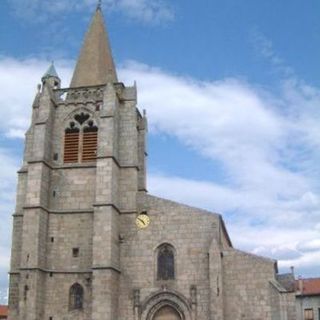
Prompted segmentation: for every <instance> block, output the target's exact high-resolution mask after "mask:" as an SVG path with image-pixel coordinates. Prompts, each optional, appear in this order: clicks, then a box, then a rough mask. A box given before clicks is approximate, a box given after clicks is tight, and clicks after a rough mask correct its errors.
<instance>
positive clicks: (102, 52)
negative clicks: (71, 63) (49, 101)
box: [70, 1, 118, 87]
mask: <svg viewBox="0 0 320 320" xmlns="http://www.w3.org/2000/svg"><path fill="white" fill-rule="evenodd" d="M108 82H118V79H117V74H116V69H115V66H114V62H113V58H112V53H111V47H110V44H109V40H108V35H107V32H106V28H105V25H104V21H103V16H102V12H101V2H100V1H99V2H98V6H97V10H96V12H95V14H94V16H93V18H92V21H91V25H90V27H89V30H88V32H87V34H86V36H85V39H84V43H83V46H82V48H81V52H80V56H79V59H78V61H77V65H76V68H75V70H74V73H73V77H72V80H71V84H70V87H85V86H94V85H99V84H106V83H108Z"/></svg>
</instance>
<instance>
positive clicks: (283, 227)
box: [0, 57, 320, 273]
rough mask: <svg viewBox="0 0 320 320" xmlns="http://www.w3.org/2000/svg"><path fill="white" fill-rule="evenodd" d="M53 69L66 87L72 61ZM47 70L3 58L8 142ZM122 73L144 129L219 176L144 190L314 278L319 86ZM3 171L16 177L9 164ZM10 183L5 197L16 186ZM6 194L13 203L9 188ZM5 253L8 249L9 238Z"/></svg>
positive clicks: (0, 129) (158, 178) (155, 177)
mask: <svg viewBox="0 0 320 320" xmlns="http://www.w3.org/2000/svg"><path fill="white" fill-rule="evenodd" d="M56 65H57V70H58V73H59V74H60V76H61V78H62V79H63V80H65V81H64V85H65V86H67V85H68V82H69V79H70V75H71V72H72V70H71V68H70V66H71V65H73V63H72V62H70V61H69V62H68V61H57V63H56ZM47 67H48V62H46V61H42V60H23V61H19V60H15V59H10V58H5V57H2V58H0V74H1V75H2V76H1V78H0V86H1V88H2V89H3V90H2V92H3V94H2V95H1V96H0V105H2V106H4V108H5V110H6V117H1V118H0V133H1V134H2V135H5V136H6V139H10V140H8V141H12V137H15V136H19V137H22V134H21V133H22V132H24V131H25V130H26V128H27V125H28V123H29V119H30V111H31V103H32V100H33V97H34V94H35V92H36V84H37V83H38V82H39V81H40V78H41V76H42V74H43V73H44V71H45V70H46V69H47ZM119 75H120V76H119V78H120V79H122V80H123V81H124V82H125V83H126V84H128V85H130V84H132V83H133V81H134V80H137V81H138V93H139V105H140V106H141V107H143V108H146V109H147V112H148V119H149V125H150V131H151V133H154V134H166V135H167V136H169V137H170V136H172V137H175V138H178V139H179V141H180V142H181V143H182V144H184V145H186V146H187V147H188V148H190V149H192V150H194V151H195V152H197V153H198V154H199V155H201V156H203V157H205V158H206V159H208V161H214V162H218V163H219V168H220V169H221V170H223V171H224V172H223V173H224V176H225V177H226V179H225V181H223V182H221V181H192V180H188V179H185V178H182V177H172V176H166V175H165V173H164V174H161V173H160V174H159V173H158V174H156V173H152V174H151V175H150V176H149V190H150V191H151V192H152V193H155V194H157V195H160V196H164V197H166V198H171V199H173V200H177V201H180V202H184V203H188V204H190V205H194V206H198V207H204V208H207V209H209V210H212V211H215V212H221V213H224V217H225V219H226V221H227V228H228V229H229V231H230V236H231V239H232V240H233V243H234V245H235V246H237V247H240V248H241V249H245V250H249V251H251V252H255V253H257V254H262V255H267V256H270V257H273V258H279V259H280V266H283V267H288V266H290V265H296V266H297V267H299V268H300V270H301V271H300V270H299V271H300V273H303V270H307V269H308V270H309V269H310V268H314V269H313V272H315V271H314V270H315V268H316V267H319V261H320V259H319V257H318V255H319V252H320V249H319V248H318V242H317V239H319V238H320V227H319V218H320V209H319V203H320V197H319V190H320V183H319V181H320V179H319V178H320V172H319V165H318V163H319V160H320V154H319V152H320V151H319V150H320V148H319V147H320V126H319V122H320V121H319V120H320V109H319V105H320V91H319V89H318V88H314V87H311V86H308V85H307V84H305V83H303V82H299V81H297V80H290V81H289V80H288V81H285V82H283V83H282V84H281V86H280V87H279V88H277V89H278V90H277V91H278V92H280V94H274V93H273V92H268V91H267V90H266V89H264V88H261V87H258V86H255V85H252V84H250V83H246V82H244V81H242V80H239V79H224V80H221V81H215V82H201V81H196V80H194V79H191V78H186V77H180V76H176V75H172V74H169V73H167V72H164V71H162V70H160V69H157V68H152V67H149V66H146V65H142V64H138V63H134V62H130V63H127V64H124V65H123V66H122V67H121V68H120V69H119ZM3 154H5V153H2V155H3ZM11 160H12V156H8V159H4V160H1V159H0V161H1V162H7V163H10V161H11ZM15 161H16V160H14V161H13V162H12V161H11V163H15ZM190 165H191V164H190ZM5 171H7V172H9V171H11V172H15V171H16V170H15V164H13V167H11V168H7V169H5V170H4V171H3V172H5ZM3 174H6V173H3ZM3 179H7V178H3ZM10 179H11V178H10ZM10 179H9V180H8V184H7V185H5V186H4V189H3V190H0V191H2V192H3V194H6V190H13V189H12V188H13V187H12V186H13V185H14V180H12V179H11V180H10ZM1 181H3V180H2V179H1ZM168 186H170V188H168ZM7 194H8V197H9V199H11V197H12V191H10V192H7ZM3 212H8V214H9V211H3ZM8 224H10V222H9V220H8ZM3 247H4V248H7V249H5V250H7V251H2V252H9V249H8V248H9V240H7V242H6V243H4V244H3ZM5 254H6V253H5Z"/></svg>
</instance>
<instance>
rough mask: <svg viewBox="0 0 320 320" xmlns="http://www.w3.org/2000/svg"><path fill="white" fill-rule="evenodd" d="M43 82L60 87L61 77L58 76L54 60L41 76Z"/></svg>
mask: <svg viewBox="0 0 320 320" xmlns="http://www.w3.org/2000/svg"><path fill="white" fill-rule="evenodd" d="M41 81H42V84H43V85H45V84H47V85H49V86H50V87H51V88H53V89H59V88H60V85H61V79H60V78H59V76H58V73H57V71H56V68H55V67H54V63H53V62H52V63H51V65H50V67H49V68H48V70H47V72H46V73H45V74H44V75H43V77H42V78H41Z"/></svg>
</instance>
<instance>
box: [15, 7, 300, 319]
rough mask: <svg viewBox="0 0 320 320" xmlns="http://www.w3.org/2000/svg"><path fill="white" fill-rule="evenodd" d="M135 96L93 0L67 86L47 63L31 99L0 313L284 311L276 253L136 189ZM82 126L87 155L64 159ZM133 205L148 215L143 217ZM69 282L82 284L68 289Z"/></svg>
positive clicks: (223, 314)
mask: <svg viewBox="0 0 320 320" xmlns="http://www.w3.org/2000/svg"><path fill="white" fill-rule="evenodd" d="M136 105H137V91H136V87H135V85H134V86H132V87H126V86H125V85H124V84H123V83H121V82H118V79H117V75H116V70H115V68H114V63H113V59H112V55H111V49H110V45H109V41H108V38H107V32H106V31H105V26H104V22H103V17H102V13H101V9H100V7H98V8H97V10H96V12H95V14H94V17H93V19H92V22H91V25H90V28H89V31H88V33H87V35H86V38H85V41H84V44H83V47H82V50H81V54H80V58H79V60H78V63H77V66H76V70H75V73H74V76H73V79H72V83H71V87H70V88H61V87H60V79H59V77H58V75H57V73H56V71H55V69H54V67H53V66H51V67H50V69H49V70H48V72H47V73H46V74H45V75H44V77H43V78H42V85H41V86H40V87H39V91H38V93H37V95H36V97H35V100H34V103H33V106H32V120H31V125H30V128H29V130H28V131H27V133H26V140H25V152H24V160H23V165H22V168H21V170H20V171H19V172H18V178H19V182H18V188H17V202H16V210H15V213H14V215H13V239H12V255H11V271H10V293H9V319H10V320H73V319H82V320H91V319H92V320H157V319H158V320H159V319H163V320H164V319H167V320H170V319H171V320H173V319H185V320H294V319H295V312H294V309H293V307H292V306H294V293H290V292H288V291H286V290H285V289H284V288H283V287H282V286H281V284H280V283H279V282H278V281H277V278H276V274H277V268H276V261H274V260H270V259H266V258H262V257H258V256H255V255H252V254H248V253H245V252H241V251H239V250H236V249H234V248H233V246H232V244H231V241H230V239H229V236H228V234H227V231H226V228H225V225H224V222H223V219H222V217H221V216H220V215H219V214H216V213H211V212H207V211H204V210H201V209H197V208H192V207H189V206H185V205H182V204H179V203H175V202H172V201H169V200H165V199H160V198H157V197H154V196H152V195H149V194H148V193H147V191H146V164H145V161H146V160H145V158H146V145H145V144H146V142H145V141H146V134H147V119H146V115H145V114H144V113H143V114H141V113H140V111H139V110H138V109H137V106H136ZM79 119H80V120H79ZM86 126H88V128H89V127H90V126H91V128H97V130H98V131H97V132H98V140H97V150H96V156H95V158H94V159H91V160H90V161H80V160H79V161H73V162H71V163H69V162H66V161H64V159H65V158H64V154H66V152H67V151H66V150H65V149H67V144H66V143H65V139H66V138H65V135H66V132H68V130H69V132H80V133H79V137H80V138H79V139H83V140H79V141H84V139H85V138H84V132H85V128H86ZM67 128H69V129H67ZM72 150H73V149H72ZM72 150H71V152H73V151H72ZM83 150H84V142H83V145H82V146H81V144H80V147H79V150H77V152H78V153H79V154H81V152H84V151H83ZM79 157H80V156H79ZM79 159H81V158H79ZM168 187H169V186H168ZM141 212H146V213H147V215H148V217H149V218H150V221H151V222H150V225H149V226H148V227H147V228H144V229H139V228H138V227H137V226H136V223H135V220H136V218H137V215H138V214H139V213H141ZM162 244H169V245H170V247H172V248H173V250H174V251H173V255H174V278H171V279H159V277H157V270H158V268H160V266H159V264H158V260H157V257H158V254H159V251H158V250H159V248H160V246H161V245H162ZM74 284H77V285H78V287H80V288H82V290H83V291H82V295H78V296H77V297H76V298H75V300H72V299H73V298H72V297H73V296H72V290H71V287H72V286H73V285H74ZM70 290H71V291H70ZM79 297H80V298H81V299H80V298H79ZM73 301H74V303H75V305H72V303H73Z"/></svg>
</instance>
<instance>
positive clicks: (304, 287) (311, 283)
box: [296, 278, 320, 295]
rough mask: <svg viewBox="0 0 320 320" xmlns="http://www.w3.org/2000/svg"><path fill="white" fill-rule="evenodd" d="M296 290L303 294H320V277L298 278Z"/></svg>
mask: <svg viewBox="0 0 320 320" xmlns="http://www.w3.org/2000/svg"><path fill="white" fill-rule="evenodd" d="M296 290H297V291H298V294H301V295H320V278H310V279H299V280H296Z"/></svg>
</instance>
